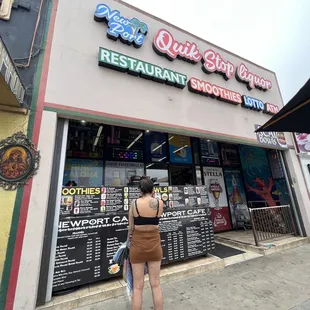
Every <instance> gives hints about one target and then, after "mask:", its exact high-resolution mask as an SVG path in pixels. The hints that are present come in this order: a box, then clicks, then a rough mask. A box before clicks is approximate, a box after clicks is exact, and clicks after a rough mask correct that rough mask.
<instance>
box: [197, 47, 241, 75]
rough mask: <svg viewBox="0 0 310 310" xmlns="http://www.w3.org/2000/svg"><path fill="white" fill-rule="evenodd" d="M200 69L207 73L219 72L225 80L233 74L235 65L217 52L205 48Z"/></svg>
mask: <svg viewBox="0 0 310 310" xmlns="http://www.w3.org/2000/svg"><path fill="white" fill-rule="evenodd" d="M202 62H203V66H202V71H204V72H205V73H207V74H210V73H213V72H215V73H219V74H221V75H222V76H223V77H224V79H225V80H226V81H227V80H229V79H230V78H231V77H233V76H234V72H235V66H234V65H233V64H232V63H231V62H230V61H225V60H223V58H222V57H221V55H220V54H219V53H216V52H214V51H213V50H206V51H205V52H204V54H203V59H202Z"/></svg>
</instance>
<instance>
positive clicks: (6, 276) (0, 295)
mask: <svg viewBox="0 0 310 310" xmlns="http://www.w3.org/2000/svg"><path fill="white" fill-rule="evenodd" d="M52 6H53V1H51V2H49V4H48V8H47V23H46V28H45V34H44V43H43V46H44V48H45V46H46V41H47V34H48V29H49V24H50V17H51V12H52ZM43 60H44V52H43V53H41V54H40V56H39V61H38V65H37V71H36V74H35V78H34V89H33V94H32V101H31V111H30V115H29V121H28V129H27V136H28V137H29V138H31V137H32V134H33V127H34V119H35V113H36V108H37V102H38V94H39V87H40V80H41V74H42V68H43ZM23 194H24V188H23V187H21V188H18V189H17V193H16V198H15V203H14V210H13V215H12V222H11V228H10V235H9V239H8V244H7V250H6V256H5V261H4V269H3V273H2V279H1V286H0V309H1V310H2V309H4V308H5V303H6V294H7V291H8V286H9V280H10V273H11V268H12V260H13V255H14V249H15V241H16V235H17V230H18V223H19V215H20V208H21V203H22V200H23Z"/></svg>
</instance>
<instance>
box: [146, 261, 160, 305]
mask: <svg viewBox="0 0 310 310" xmlns="http://www.w3.org/2000/svg"><path fill="white" fill-rule="evenodd" d="M147 265H148V271H149V278H150V285H151V288H152V294H153V303H154V309H155V310H163V309H164V301H163V294H162V291H161V287H160V265H161V261H159V262H148V263H147Z"/></svg>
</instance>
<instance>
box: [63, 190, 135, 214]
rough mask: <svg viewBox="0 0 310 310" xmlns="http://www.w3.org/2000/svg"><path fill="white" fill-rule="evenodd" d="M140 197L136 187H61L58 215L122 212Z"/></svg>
mask: <svg viewBox="0 0 310 310" xmlns="http://www.w3.org/2000/svg"><path fill="white" fill-rule="evenodd" d="M139 197H140V190H139V188H138V187H136V186H128V187H126V186H125V187H124V186H114V187H113V186H107V187H63V189H62V196H61V204H60V215H61V216H72V215H74V216H75V215H86V214H97V213H111V212H124V211H128V210H129V206H130V203H131V202H132V201H133V200H134V199H137V198H139Z"/></svg>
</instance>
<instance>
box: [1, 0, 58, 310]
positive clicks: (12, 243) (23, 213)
mask: <svg viewBox="0 0 310 310" xmlns="http://www.w3.org/2000/svg"><path fill="white" fill-rule="evenodd" d="M58 1H59V0H54V1H53V2H50V3H49V4H48V8H47V15H46V16H47V21H46V28H45V33H44V41H43V46H42V48H43V50H44V51H45V52H44V53H42V54H41V55H40V58H39V61H38V65H37V72H36V75H35V80H34V88H33V96H32V103H31V113H30V116H29V123H28V130H27V137H28V138H30V139H32V141H33V143H34V144H35V145H37V144H38V141H39V133H40V125H41V120H42V113H43V106H44V98H45V91H46V83H47V76H48V67H49V59H50V54H51V47H52V40H53V34H54V25H55V20H56V13H57V7H58ZM32 180H33V179H31V180H30V181H29V183H28V184H27V185H26V186H25V187H24V188H20V189H18V190H17V194H16V200H15V205H14V211H13V216H12V222H11V230H10V236H9V240H8V245H7V252H6V258H5V263H4V271H3V275H2V280H1V290H0V309H5V310H11V309H13V307H14V299H15V293H16V287H17V281H18V274H19V268H20V260H21V254H22V247H23V241H24V234H25V228H26V222H27V215H28V207H29V201H30V194H31V189H32Z"/></svg>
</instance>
